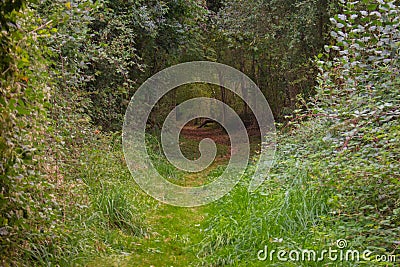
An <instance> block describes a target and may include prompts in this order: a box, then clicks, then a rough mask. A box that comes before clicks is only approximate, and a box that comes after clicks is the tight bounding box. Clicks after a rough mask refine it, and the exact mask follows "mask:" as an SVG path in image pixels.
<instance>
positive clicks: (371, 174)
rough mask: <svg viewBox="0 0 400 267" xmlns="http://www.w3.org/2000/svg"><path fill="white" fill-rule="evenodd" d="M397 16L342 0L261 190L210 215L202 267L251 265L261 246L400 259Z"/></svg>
mask: <svg viewBox="0 0 400 267" xmlns="http://www.w3.org/2000/svg"><path fill="white" fill-rule="evenodd" d="M399 12H400V10H399V6H398V5H396V3H395V1H374V0H365V1H359V2H358V1H357V2H352V3H350V2H344V1H342V4H341V12H340V13H338V14H337V15H335V16H334V17H332V18H331V19H330V21H331V22H332V27H331V31H330V35H331V36H332V37H333V40H334V42H333V43H332V44H331V45H327V46H326V47H325V48H326V52H325V53H321V54H320V55H318V57H316V63H317V64H318V66H319V71H320V75H319V76H318V81H319V83H318V86H317V87H316V95H315V96H314V97H313V98H312V100H311V101H309V102H307V103H306V105H307V110H306V111H305V112H303V113H302V114H297V115H296V116H295V119H293V121H291V123H290V124H291V125H292V126H293V127H294V128H291V127H289V128H286V129H287V130H286V134H283V132H282V133H281V134H282V135H281V136H280V138H279V143H278V144H279V145H278V151H277V153H278V154H277V158H276V163H275V167H274V168H273V169H272V170H271V171H272V172H271V175H270V178H269V180H268V182H267V183H266V184H265V185H264V188H263V189H261V190H260V191H259V192H256V193H253V194H249V193H246V184H245V185H242V186H241V187H239V188H237V190H236V191H235V192H233V193H232V195H231V196H229V197H227V198H226V199H223V200H222V201H221V202H220V203H219V204H217V205H216V206H215V207H213V208H212V209H211V210H213V211H214V212H213V215H215V216H212V217H211V218H212V219H211V220H210V221H209V224H208V228H207V231H208V233H207V237H206V238H205V239H204V240H203V242H202V246H201V253H200V255H202V256H203V258H204V263H206V264H211V263H217V264H220V265H226V264H228V265H241V264H243V265H248V266H253V265H254V266H259V265H262V264H263V263H262V262H259V261H258V260H257V258H256V253H257V252H258V251H259V250H260V249H264V246H265V245H267V246H268V248H269V251H271V250H272V249H278V250H279V249H284V250H286V251H289V250H290V249H295V250H296V249H299V248H302V249H314V250H316V251H322V250H323V249H329V247H333V248H337V246H336V243H335V242H336V240H338V239H345V240H347V242H348V243H347V244H348V246H347V248H346V249H357V250H359V251H363V250H365V249H369V250H371V251H373V254H372V255H371V257H370V258H369V259H368V260H366V261H365V260H362V259H361V263H362V264H364V265H366V266H396V263H393V262H392V263H388V262H379V260H378V258H376V257H375V256H376V255H380V254H385V255H396V257H397V258H398V257H399V255H400V250H399V241H398V237H399V236H400V232H399V231H400V217H399V214H400V201H399V200H400V199H399V196H400V173H399V170H400V158H399V155H400V145H399V144H400V142H399V141H400V139H399V138H400V135H399V133H400V131H399V129H400V124H399V115H400V113H399V109H400V101H399V100H400V99H399V88H400V86H399V81H400V79H399V66H400V64H399V63H400V61H399V48H400V47H399V44H400V42H399V41H400V35H399V23H400V22H399ZM282 131H284V129H283V130H282ZM250 174H251V168H250ZM228 226H229V227H228ZM329 262H330V261H329V260H326V261H325V262H324V263H318V262H300V263H299V262H296V263H288V262H279V261H277V259H275V261H274V264H275V265H276V266H292V265H293V266H296V264H302V266H303V265H304V266H321V265H320V264H328V263H329ZM332 263H333V264H336V263H337V262H336V263H335V262H330V264H332ZM290 264H292V265H290ZM339 264H340V266H354V264H355V263H354V262H351V261H350V262H340V263H339ZM262 266H263V265H262Z"/></svg>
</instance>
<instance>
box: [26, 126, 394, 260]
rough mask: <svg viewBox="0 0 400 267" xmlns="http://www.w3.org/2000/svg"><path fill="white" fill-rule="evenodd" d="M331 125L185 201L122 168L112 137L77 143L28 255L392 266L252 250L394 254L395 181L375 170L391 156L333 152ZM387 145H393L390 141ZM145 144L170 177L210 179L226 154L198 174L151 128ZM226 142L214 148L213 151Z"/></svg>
mask: <svg viewBox="0 0 400 267" xmlns="http://www.w3.org/2000/svg"><path fill="white" fill-rule="evenodd" d="M332 125H334V124H332V123H331V122H329V121H325V120H315V121H311V122H309V123H304V125H303V126H302V127H300V128H299V129H298V130H296V131H293V132H292V133H289V134H286V135H285V136H283V137H281V140H280V143H279V146H278V152H277V157H276V162H275V165H274V167H273V168H272V170H271V172H270V175H269V178H268V179H267V180H266V182H265V183H264V184H263V185H262V187H261V188H259V189H258V190H257V191H256V192H253V193H249V192H248V191H247V186H248V182H249V180H250V177H251V174H252V172H253V168H254V165H252V164H250V166H249V167H248V169H247V171H246V174H245V177H244V179H242V181H241V182H240V183H239V184H238V186H236V187H235V189H234V190H233V191H232V192H231V193H229V194H228V195H226V196H225V197H223V198H222V199H220V200H218V201H217V202H214V203H211V204H209V205H207V206H203V207H198V208H190V209H189V208H179V207H173V206H169V205H165V204H161V203H159V202H157V201H156V200H154V199H153V198H151V197H150V196H148V195H146V194H145V193H144V192H143V191H142V190H141V189H140V188H139V187H138V186H137V185H136V183H135V182H134V179H133V178H132V177H131V174H130V172H129V170H128V169H127V167H126V164H125V161H124V156H123V152H122V148H121V144H120V139H119V137H118V138H115V136H116V135H114V137H113V136H103V137H100V138H99V139H98V140H96V141H95V142H93V143H91V144H89V145H87V146H85V147H82V148H80V150H81V157H80V158H79V163H78V164H74V165H71V166H70V168H71V169H69V171H68V168H67V169H65V170H63V173H64V175H68V174H69V175H70V176H69V177H68V181H69V182H67V183H66V184H68V185H69V186H70V187H71V195H70V197H71V199H70V200H69V201H65V203H64V204H63V205H64V208H63V211H64V214H63V219H62V220H59V221H58V223H57V224H55V228H54V229H53V230H49V235H48V236H49V238H48V241H47V242H45V243H43V242H42V243H37V242H36V241H35V240H34V239H32V240H30V239H28V240H27V242H30V243H31V244H32V245H31V246H30V248H29V250H28V249H27V250H26V255H25V256H26V258H29V259H30V261H29V262H33V263H35V264H36V265H37V266H46V265H57V264H58V265H60V266H72V265H84V266H379V265H381V266H395V265H393V264H390V263H378V262H374V258H371V261H370V262H365V263H354V262H336V261H329V259H325V261H323V262H282V261H279V260H278V259H277V258H276V257H274V258H273V260H272V261H270V260H269V259H268V260H266V261H260V260H259V259H258V258H257V253H258V252H259V251H260V250H262V249H264V248H265V246H267V247H268V250H269V251H271V250H273V249H275V250H280V249H283V250H286V251H289V250H299V249H310V250H311V249H312V250H315V251H319V252H320V251H322V250H324V249H329V248H330V247H331V248H333V249H335V248H336V243H335V242H336V240H338V239H341V238H342V239H346V240H347V241H348V248H349V249H357V250H360V251H363V250H364V249H370V250H371V251H374V253H375V255H376V254H378V253H380V254H393V255H396V254H397V255H398V254H399V250H398V247H396V246H395V245H394V244H395V242H396V241H398V236H399V214H400V213H399V205H400V203H399V198H398V196H399V195H400V192H399V182H398V179H397V178H396V177H390V176H389V175H382V174H381V169H382V166H385V165H386V164H388V163H390V164H395V162H393V157H391V156H390V155H392V154H389V156H387V157H385V158H386V159H385V160H382V158H384V157H381V158H379V159H378V160H377V161H376V162H374V161H372V160H370V161H369V165H368V166H369V167H368V168H366V167H365V166H366V165H365V164H366V161H365V158H363V157H361V156H362V155H364V154H363V153H361V154H360V153H359V151H355V152H351V151H347V152H346V151H344V152H342V153H336V152H332V151H334V150H335V149H334V146H333V144H332V142H330V141H329V140H326V138H325V139H324V137H325V136H326V129H329V128H330V127H331V126H332ZM387 127H388V131H387V132H386V135H387V136H386V137H385V138H388V139H389V140H396V138H398V131H397V130H398V126H396V124H395V123H392V125H388V126H387ZM183 142H184V143H185V144H186V146H185V147H184V148H183V149H185V151H186V152H185V153H187V154H186V155H187V156H190V155H192V156H194V157H195V156H196V153H197V152H198V151H197V148H198V143H197V142H196V141H193V140H187V139H183ZM388 146H390V149H392V150H393V151H395V150H396V149H398V144H395V143H389V144H388ZM148 147H149V151H150V156H151V158H152V160H153V161H154V162H155V164H156V167H157V169H158V170H159V171H160V172H161V173H162V175H170V179H171V181H172V182H176V183H181V184H186V185H188V186H189V185H194V184H196V183H197V184H198V183H200V184H202V183H207V182H209V181H212V180H214V179H216V178H217V177H219V175H220V174H221V173H222V172H223V171H224V169H225V165H224V164H226V159H224V160H219V161H218V160H217V162H216V163H214V164H213V165H212V166H211V167H210V168H209V170H207V171H206V172H204V173H203V174H191V176H188V175H187V174H186V173H184V172H181V171H177V170H176V169H174V168H173V166H171V165H170V164H169V163H168V162H167V161H166V159H165V158H164V157H163V156H162V153H161V152H160V148H159V145H158V142H157V141H156V139H155V138H151V137H150V136H149V139H148ZM224 149H225V150H224ZM226 149H227V148H226V147H220V149H219V151H220V152H219V154H218V155H219V156H223V155H224V153H226ZM354 153H358V154H360V155H361V156H357V155H358V154H354ZM349 156H351V163H352V164H350V162H349V160H348V157H349ZM221 158H222V157H221ZM372 163H373V164H372ZM361 166H364V169H361ZM392 167H393V166H392ZM363 171H366V172H367V173H368V176H364V174H365V173H364V172H363ZM374 175H375V176H374ZM374 177H379V178H380V179H381V180H380V181H379V180H376V179H374ZM383 195H384V196H385V198H382V196H383ZM65 197H67V196H65ZM396 201H397V202H396ZM32 238H34V237H32Z"/></svg>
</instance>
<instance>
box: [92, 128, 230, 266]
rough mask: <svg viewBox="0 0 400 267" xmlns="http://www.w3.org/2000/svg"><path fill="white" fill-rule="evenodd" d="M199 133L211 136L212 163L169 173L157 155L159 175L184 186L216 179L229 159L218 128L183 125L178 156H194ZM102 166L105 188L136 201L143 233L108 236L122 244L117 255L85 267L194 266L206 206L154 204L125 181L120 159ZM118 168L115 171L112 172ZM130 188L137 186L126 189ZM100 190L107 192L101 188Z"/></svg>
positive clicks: (225, 139) (117, 153) (127, 177)
mask: <svg viewBox="0 0 400 267" xmlns="http://www.w3.org/2000/svg"><path fill="white" fill-rule="evenodd" d="M205 137H209V138H213V139H214V140H215V141H216V143H217V148H218V152H217V157H216V159H215V160H214V162H213V164H211V165H210V166H209V167H208V168H207V169H206V170H204V171H203V172H200V173H179V171H176V170H174V171H173V173H172V175H171V172H172V171H171V167H170V166H168V165H169V163H168V162H167V161H166V160H165V159H163V158H160V157H159V156H157V157H156V158H155V159H153V162H155V163H156V165H157V164H158V165H159V167H160V169H162V170H167V172H166V173H164V175H165V176H166V177H169V176H168V175H171V177H169V179H170V181H171V182H173V183H176V184H179V185H181V186H189V187H190V186H200V185H202V184H206V183H208V182H210V181H212V180H214V179H216V178H217V177H218V176H219V175H220V174H221V172H223V170H224V169H225V166H226V164H227V163H228V161H229V156H230V155H229V154H230V149H229V147H230V144H229V137H228V136H225V135H224V134H221V130H219V129H201V130H199V131H197V130H196V129H194V128H189V129H185V131H184V133H183V136H182V139H181V144H180V145H181V149H182V152H183V154H184V155H185V156H186V157H187V158H189V159H194V158H197V157H198V156H199V151H198V144H199V141H201V140H202V139H203V138H205ZM155 147H157V145H156V146H155ZM121 153H122V151H121V150H120V149H116V150H114V151H111V155H110V157H112V158H123V155H122V154H121ZM157 153H158V152H157ZM154 160H155V161H154ZM107 164H108V166H107V169H108V171H109V174H108V175H104V171H103V170H104V168H101V169H100V170H99V172H98V173H97V175H95V176H97V177H100V178H101V179H102V180H104V181H108V183H110V186H111V187H114V188H115V190H116V191H118V192H120V194H127V195H126V196H127V198H130V197H133V198H134V199H136V200H135V201H136V202H135V201H134V202H133V204H134V203H136V204H134V205H137V206H138V207H139V209H138V210H137V211H136V212H137V213H140V217H142V218H143V225H144V227H145V229H146V231H145V232H146V234H145V235H144V236H141V235H139V236H136V237H135V236H132V235H129V234H125V233H123V232H118V233H117V234H116V235H117V236H119V237H118V238H112V239H110V241H109V242H111V243H110V244H113V245H111V246H112V247H121V246H120V245H118V243H119V242H121V243H124V245H122V247H123V248H122V249H121V250H120V252H119V253H117V254H116V253H115V252H114V253H110V254H109V253H105V254H104V256H105V257H103V258H100V259H99V258H97V259H95V260H93V261H92V263H91V264H89V266H149V267H150V266H153V267H164V266H167V267H170V266H174V267H175V266H196V265H197V264H196V262H197V263H198V259H197V253H198V252H199V249H200V247H199V246H198V243H199V242H200V241H201V240H202V239H203V238H204V233H203V229H204V225H203V223H204V222H205V221H206V220H207V216H208V210H207V209H209V207H208V206H202V207H195V208H181V207H174V206H170V205H166V204H163V203H160V202H157V201H155V200H154V199H152V198H151V197H150V196H147V195H145V194H144V193H143V192H141V190H140V189H139V188H137V186H135V185H134V184H131V183H133V181H132V179H131V177H130V174H129V172H127V170H126V165H125V164H124V162H115V161H111V162H110V160H108V161H107ZM117 165H119V166H117ZM121 170H123V171H121ZM172 170H173V169H172ZM118 172H119V173H120V175H118V174H117V173H118ZM116 176H120V177H121V176H123V177H125V178H124V179H125V180H124V181H125V182H124V181H122V182H118V179H119V178H118V177H116ZM107 177H109V178H107ZM115 179H117V180H115ZM130 187H131V188H137V189H134V190H129V189H126V188H130ZM135 190H136V191H135ZM124 192H125V193H124ZM105 193H106V194H107V192H105ZM135 195H136V196H135ZM144 203H146V204H144ZM140 207H142V208H140ZM143 207H144V208H143ZM114 231H115V230H114ZM106 239H107V238H106ZM115 240H116V241H115ZM118 240H120V241H118ZM106 242H107V241H106ZM127 242H128V243H129V244H127ZM107 255H111V256H107Z"/></svg>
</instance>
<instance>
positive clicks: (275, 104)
mask: <svg viewBox="0 0 400 267" xmlns="http://www.w3.org/2000/svg"><path fill="white" fill-rule="evenodd" d="M335 8H336V5H335V1H327V0H320V1H304V0H299V1H282V0H274V1H245V2H243V1H236V0H231V1H224V5H223V7H222V8H221V9H220V10H219V11H218V13H216V14H214V15H211V18H210V20H211V24H210V30H209V31H210V33H209V35H210V40H211V41H210V42H209V44H208V45H207V48H208V49H207V54H206V55H207V57H208V59H210V60H216V61H219V62H222V63H226V64H228V65H231V66H233V67H235V68H237V69H239V70H241V71H242V72H244V73H246V74H247V75H248V76H249V77H250V78H252V79H253V80H254V81H255V82H256V83H257V85H258V86H259V87H260V88H261V90H262V91H263V93H264V95H265V96H266V97H267V100H268V102H269V104H270V106H271V109H272V111H273V113H274V116H275V117H276V118H277V119H282V118H283V116H284V115H287V114H291V113H292V111H293V110H294V109H295V107H296V104H297V96H298V95H302V96H303V97H304V98H307V97H308V96H310V95H312V94H313V87H314V85H315V77H316V75H317V71H316V69H315V67H314V65H313V64H311V62H310V58H312V57H313V56H314V55H317V54H318V53H320V52H322V51H323V45H324V44H325V43H326V41H327V40H328V38H327V36H326V32H327V21H328V18H329V15H330V14H332V13H333V12H334V11H335ZM288 14H290V15H288ZM244 109H245V108H244ZM243 112H245V113H246V111H245V110H244V111H243ZM246 115H247V114H246Z"/></svg>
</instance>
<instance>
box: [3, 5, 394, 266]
mask: <svg viewBox="0 0 400 267" xmlns="http://www.w3.org/2000/svg"><path fill="white" fill-rule="evenodd" d="M0 27H1V31H0V92H1V94H0V152H1V153H0V214H1V216H0V266H4V267H6V266H148V267H150V266H153V267H159V266H168V267H169V266H316V267H317V266H399V262H400V119H399V117H400V59H399V52H400V33H399V28H400V2H399V1H395V0H359V1H346V0H339V1H334V0H250V1H244V0H164V1H160V0H147V1H145V0H97V1H95V0H71V1H69V0H51V1H50V0H2V1H1V2H0ZM192 61H210V62H218V63H222V64H226V65H228V66H231V67H233V68H235V69H237V70H239V71H241V72H243V73H244V74H246V75H247V76H248V77H249V78H250V79H251V80H252V81H253V82H254V83H255V84H257V86H258V87H259V88H260V90H261V92H262V94H263V95H264V96H265V98H266V99H267V101H268V103H269V106H270V109H271V111H272V113H273V116H274V119H275V127H276V132H277V145H276V153H275V160H274V164H273V166H272V167H271V169H270V170H269V171H267V170H265V176H266V177H267V178H266V179H265V181H264V182H263V184H262V185H261V186H260V187H259V188H258V189H257V190H256V191H254V192H249V191H248V190H247V188H248V183H249V180H250V177H251V176H252V173H254V172H255V162H256V161H257V159H258V157H259V156H260V149H261V147H262V146H263V143H262V141H261V140H262V136H260V132H259V131H258V129H257V127H258V126H257V121H256V119H255V117H254V114H253V113H252V111H251V110H250V109H249V107H248V105H246V103H244V102H243V101H242V100H241V99H240V98H239V97H238V96H237V95H235V94H234V93H232V92H231V91H229V90H227V89H226V88H224V87H222V86H215V85H210V84H203V83H193V84H188V85H184V86H180V87H178V88H176V89H174V90H172V91H171V92H169V93H168V94H166V95H165V96H164V97H163V98H162V99H161V100H160V101H159V102H158V103H157V105H156V106H155V107H154V109H153V110H152V112H151V114H150V116H149V118H148V120H147V124H146V148H147V151H148V153H149V154H150V158H151V160H152V162H153V164H154V166H155V168H156V169H157V171H158V173H160V174H161V175H162V176H163V177H166V179H167V180H168V181H170V182H172V183H175V184H178V185H182V186H200V185H202V184H205V183H208V182H210V181H214V180H215V179H217V178H218V177H219V176H220V175H221V173H223V172H224V170H225V168H226V166H227V164H228V161H229V158H230V155H231V151H230V141H229V137H228V136H227V135H226V132H225V131H224V129H223V128H221V126H220V125H219V124H218V123H215V122H214V121H212V120H206V119H205V118H204V119H202V118H200V119H196V120H194V121H192V122H190V123H189V124H188V125H186V126H185V127H184V128H183V130H182V132H181V135H180V139H179V140H180V149H181V151H182V153H183V154H184V155H185V157H186V158H188V159H196V158H198V157H199V156H200V152H199V142H200V141H201V140H202V139H204V138H211V139H213V140H214V141H215V143H216V147H217V155H216V158H215V160H214V162H213V163H212V164H211V165H210V166H209V167H208V168H207V169H206V170H204V171H202V172H199V173H190V174H188V173H185V172H184V171H182V170H179V169H177V168H175V167H174V166H173V165H172V164H171V163H170V162H169V161H168V159H167V158H166V157H165V155H164V153H163V148H162V146H161V145H160V132H161V129H162V127H163V122H164V120H165V119H166V116H167V115H168V113H169V112H170V110H172V109H173V108H174V107H176V106H177V105H179V104H180V103H183V102H184V101H186V100H188V99H192V98H196V97H209V98H214V99H218V100H220V101H222V102H223V103H226V104H227V105H229V106H230V107H232V108H233V109H234V110H235V112H236V113H237V114H238V115H239V117H240V118H241V119H242V120H243V122H244V125H245V126H246V127H247V133H248V135H249V139H250V142H251V144H250V151H251V160H250V161H249V163H248V165H247V169H246V171H245V173H244V175H243V177H242V178H243V179H242V180H241V181H240V182H239V183H238V184H237V185H236V186H235V187H234V189H233V190H232V191H231V192H229V193H228V194H226V195H225V196H224V197H222V198H221V199H219V200H217V201H215V202H212V203H210V204H207V205H204V206H200V207H191V208H184V207H176V206H171V205H168V204H163V203H161V202H158V201H157V200H155V199H153V198H152V197H151V196H149V195H147V194H146V193H145V192H143V190H142V189H141V188H140V187H139V186H138V184H137V183H136V182H135V180H134V179H133V177H132V175H131V173H130V171H129V170H128V167H127V163H126V159H125V157H124V152H123V147H122V127H123V123H124V116H125V112H126V110H127V107H128V105H129V102H130V100H131V98H132V96H133V95H134V94H135V92H136V91H137V90H138V88H139V87H140V86H141V84H143V83H144V82H145V81H146V80H147V79H149V78H150V77H151V76H153V75H154V74H156V73H158V72H160V71H162V70H164V69H165V68H168V67H170V66H174V65H176V64H179V63H184V62H192ZM247 93H248V94H251V93H252V92H251V91H249V92H247ZM261 171H262V170H261ZM339 241H340V242H339ZM265 248H268V251H269V252H270V251H272V250H276V251H278V250H283V251H286V253H287V254H286V259H283V260H282V259H281V258H278V257H277V256H276V255H275V256H274V257H272V256H271V257H266V258H264V259H261V258H260V257H259V256H260V252H261V254H263V253H266V251H264V249H265ZM330 249H336V250H339V251H342V252H343V251H346V250H351V251H354V250H356V251H359V252H360V257H359V258H354V257H352V258H351V259H344V258H340V259H338V258H333V257H328V256H326V257H324V258H321V259H319V260H318V259H314V260H312V259H310V258H308V259H301V258H300V259H299V258H296V257H295V256H296V254H292V253H290V251H293V250H296V251H299V250H313V251H317V252H321V251H324V250H326V251H329V250H330ZM363 251H368V253H367V254H365V253H364V254H362V252H363ZM289 253H290V254H289ZM267 255H268V256H269V254H268V253H267ZM288 255H289V256H288ZM361 255H362V256H361ZM353 256H354V255H353Z"/></svg>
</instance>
